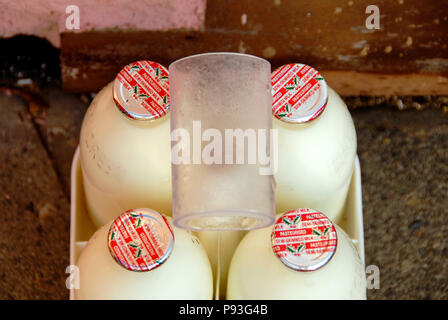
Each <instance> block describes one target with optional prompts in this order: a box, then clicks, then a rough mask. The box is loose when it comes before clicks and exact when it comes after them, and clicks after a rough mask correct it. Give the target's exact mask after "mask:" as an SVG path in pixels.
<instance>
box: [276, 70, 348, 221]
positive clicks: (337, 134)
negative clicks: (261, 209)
mask: <svg viewBox="0 0 448 320" xmlns="http://www.w3.org/2000/svg"><path fill="white" fill-rule="evenodd" d="M271 82H272V94H273V108H272V112H273V115H274V121H273V128H275V129H278V169H277V173H276V175H275V178H276V181H277V189H276V208H277V212H285V211H287V210H289V209H290V208H300V207H309V208H314V209H316V210H320V211H322V212H325V214H326V215H327V216H328V217H329V218H330V219H331V220H333V221H335V222H336V223H339V222H340V218H341V215H342V212H343V209H344V204H345V199H346V197H347V192H348V188H349V185H350V180H351V176H352V172H353V168H354V161H355V157H356V131H355V127H354V124H353V121H352V118H351V116H350V113H349V111H348V109H347V106H346V105H345V103H344V102H343V101H342V99H341V98H340V97H339V95H338V94H337V93H336V92H335V91H333V90H332V89H331V88H329V87H328V86H327V84H326V82H325V80H324V79H323V78H322V76H321V75H320V73H319V72H318V71H316V70H315V69H313V68H312V67H310V66H307V65H304V64H298V63H296V64H288V65H285V66H283V67H280V68H279V69H277V70H275V71H274V72H273V73H272V77H271Z"/></svg>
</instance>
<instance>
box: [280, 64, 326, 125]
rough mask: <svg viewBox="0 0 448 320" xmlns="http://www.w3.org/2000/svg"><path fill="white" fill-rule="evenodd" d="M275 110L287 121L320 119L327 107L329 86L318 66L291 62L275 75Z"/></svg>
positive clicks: (297, 121)
mask: <svg viewBox="0 0 448 320" xmlns="http://www.w3.org/2000/svg"><path fill="white" fill-rule="evenodd" d="M271 84H272V97H273V104H272V114H273V115H274V116H275V117H276V118H277V119H280V120H282V121H285V122H292V123H304V122H308V121H312V120H314V119H316V118H317V117H318V116H319V115H320V114H321V113H322V112H323V111H324V109H325V106H326V104H327V99H328V89H327V84H326V82H325V80H324V78H323V77H322V76H321V75H320V73H319V72H318V71H317V70H315V69H314V68H312V67H310V66H307V65H304V64H299V63H291V64H287V65H284V66H282V67H280V68H278V69H277V70H275V71H274V72H273V73H272V75H271Z"/></svg>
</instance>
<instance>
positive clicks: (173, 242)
mask: <svg viewBox="0 0 448 320" xmlns="http://www.w3.org/2000/svg"><path fill="white" fill-rule="evenodd" d="M77 266H78V267H79V289H77V290H75V297H76V299H80V300H81V299H82V300H84V299H89V300H90V299H149V300H159V299H182V300H183V299H201V300H203V299H207V300H209V299H212V297H213V275H212V270H211V267H210V262H209V261H208V258H207V254H206V253H205V250H204V248H203V247H202V245H201V243H200V242H199V240H198V239H197V238H196V237H195V236H194V235H193V234H192V233H191V232H190V231H187V230H183V229H179V228H176V227H173V226H172V224H171V218H170V217H165V216H163V215H161V214H159V213H157V212H155V211H153V210H150V209H132V210H128V211H126V212H124V213H123V214H121V215H120V216H119V217H118V218H117V219H115V220H114V221H112V222H109V223H107V224H106V225H104V226H103V227H101V228H100V229H99V230H97V232H96V233H95V234H94V235H93V236H92V237H91V239H90V240H89V242H88V243H87V245H86V247H85V248H84V249H83V251H82V252H81V255H80V257H79V259H78V262H77Z"/></svg>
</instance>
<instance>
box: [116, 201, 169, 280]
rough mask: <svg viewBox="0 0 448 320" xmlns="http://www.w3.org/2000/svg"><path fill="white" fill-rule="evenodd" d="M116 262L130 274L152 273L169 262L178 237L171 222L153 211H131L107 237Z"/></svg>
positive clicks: (124, 214)
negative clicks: (167, 260) (135, 272)
mask: <svg viewBox="0 0 448 320" xmlns="http://www.w3.org/2000/svg"><path fill="white" fill-rule="evenodd" d="M107 244H108V247H109V252H110V254H111V255H112V257H113V258H114V260H115V261H116V262H117V263H118V264H120V265H121V266H122V267H124V268H125V269H127V270H130V271H140V272H141V271H150V270H152V269H155V268H157V267H158V266H160V265H161V264H162V263H164V262H165V261H166V259H168V257H169V256H170V254H171V251H172V250H173V245H174V234H173V231H172V228H171V226H170V224H169V222H168V221H167V219H166V218H165V217H164V216H162V215H161V214H159V213H157V212H155V211H153V210H150V209H131V210H128V211H126V212H124V213H122V214H121V215H120V216H119V217H118V218H117V219H115V221H114V222H113V223H112V225H111V226H110V229H109V233H108V235H107Z"/></svg>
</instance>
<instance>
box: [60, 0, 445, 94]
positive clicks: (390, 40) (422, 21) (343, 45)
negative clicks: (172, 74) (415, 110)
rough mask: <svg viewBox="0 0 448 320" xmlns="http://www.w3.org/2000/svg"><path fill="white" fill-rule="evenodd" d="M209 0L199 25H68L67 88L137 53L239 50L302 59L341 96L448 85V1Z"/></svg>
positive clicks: (101, 75) (79, 87)
mask: <svg viewBox="0 0 448 320" xmlns="http://www.w3.org/2000/svg"><path fill="white" fill-rule="evenodd" d="M369 4H371V3H369V2H368V1H356V2H355V1H347V0H321V1H304V0H298V1H291V0H289V1H286V0H228V1H221V0H208V2H207V10H206V18H205V24H204V28H203V30H201V31H189V30H171V31H167V32H157V31H119V30H118V31H107V32H98V31H93V32H83V33H64V34H62V42H61V64H62V79H63V85H64V88H65V89H67V90H71V91H78V92H80V91H96V90H98V89H100V88H101V87H102V86H104V84H105V83H107V82H108V81H110V80H112V79H113V78H114V76H115V74H116V72H118V71H119V70H120V68H121V67H122V66H123V65H125V64H127V63H129V62H131V61H133V60H137V59H152V60H156V61H159V62H161V63H163V64H165V65H168V64H169V63H170V62H172V61H174V60H176V59H178V58H180V57H183V56H187V55H191V54H196V53H202V52H211V51H234V52H244V53H249V54H254V55H257V56H261V57H265V58H267V59H269V60H270V61H271V63H272V65H273V68H275V67H277V66H279V65H281V64H284V63H289V62H296V61H297V62H304V63H307V64H310V65H313V66H314V67H316V68H318V69H319V70H321V71H322V73H323V74H324V75H325V76H326V77H327V78H328V81H329V83H330V85H331V86H333V87H334V88H336V89H337V90H338V91H339V92H340V93H341V94H344V95H359V94H367V95H391V94H400V95H422V94H444V95H445V94H448V48H447V44H448V1H429V2H428V1H425V2H423V1H418V0H378V1H376V2H375V4H376V5H377V6H378V8H379V10H380V11H379V12H380V20H379V21H380V29H378V30H377V29H368V28H367V27H366V24H365V21H366V19H367V17H368V16H369V14H366V13H365V12H366V7H367V6H368V5H369Z"/></svg>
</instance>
